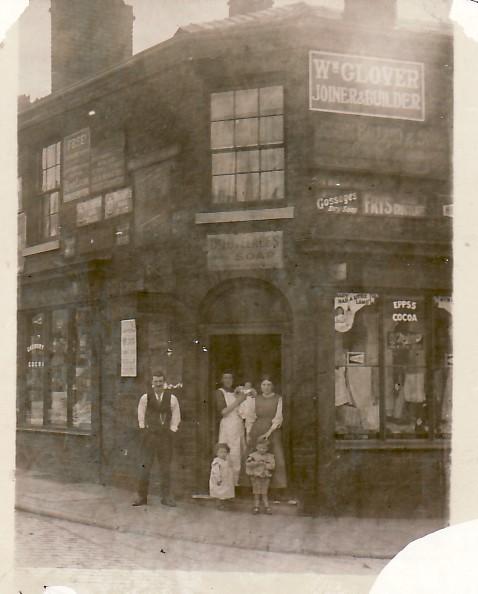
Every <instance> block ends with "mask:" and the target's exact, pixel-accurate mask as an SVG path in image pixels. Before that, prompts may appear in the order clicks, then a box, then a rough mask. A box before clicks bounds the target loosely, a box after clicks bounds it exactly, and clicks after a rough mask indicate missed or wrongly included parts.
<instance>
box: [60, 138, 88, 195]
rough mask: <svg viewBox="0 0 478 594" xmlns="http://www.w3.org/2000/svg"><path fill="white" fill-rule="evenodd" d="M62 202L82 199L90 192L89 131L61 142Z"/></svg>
mask: <svg viewBox="0 0 478 594" xmlns="http://www.w3.org/2000/svg"><path fill="white" fill-rule="evenodd" d="M63 146H64V150H63V201H64V202H70V201H71V200H76V199H77V198H84V197H85V196H88V194H89V192H90V129H89V128H84V129H83V130H79V131H78V132H75V133H74V134H71V135H70V136H67V137H66V138H65V139H64V140H63Z"/></svg>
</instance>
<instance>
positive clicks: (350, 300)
mask: <svg viewBox="0 0 478 594" xmlns="http://www.w3.org/2000/svg"><path fill="white" fill-rule="evenodd" d="M376 299H377V295H372V294H370V293H342V294H339V295H337V296H336V297H335V303H334V316H335V330H336V331H337V332H348V331H349V330H350V329H351V328H352V326H353V324H354V319H355V314H356V313H357V312H358V310H359V309H362V307H365V306H366V305H373V304H374V303H375V302H376Z"/></svg>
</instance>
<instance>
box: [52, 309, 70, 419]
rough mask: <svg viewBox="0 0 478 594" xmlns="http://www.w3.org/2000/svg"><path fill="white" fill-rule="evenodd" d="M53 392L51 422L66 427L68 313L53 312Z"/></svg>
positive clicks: (63, 311)
mask: <svg viewBox="0 0 478 594" xmlns="http://www.w3.org/2000/svg"><path fill="white" fill-rule="evenodd" d="M50 365H51V391H50V399H49V421H50V424H51V425H55V426H61V427H66V424H67V394H68V388H67V383H68V377H67V369H68V311H67V310H64V309H62V310H56V311H53V312H52V340H51V359H50Z"/></svg>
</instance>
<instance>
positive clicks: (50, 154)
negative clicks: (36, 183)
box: [46, 144, 56, 167]
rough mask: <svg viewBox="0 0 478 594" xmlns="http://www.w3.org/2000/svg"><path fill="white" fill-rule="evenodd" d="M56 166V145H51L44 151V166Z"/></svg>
mask: <svg viewBox="0 0 478 594" xmlns="http://www.w3.org/2000/svg"><path fill="white" fill-rule="evenodd" d="M54 165H56V144H51V145H50V146H49V147H48V148H47V150H46V166H47V167H53V166H54Z"/></svg>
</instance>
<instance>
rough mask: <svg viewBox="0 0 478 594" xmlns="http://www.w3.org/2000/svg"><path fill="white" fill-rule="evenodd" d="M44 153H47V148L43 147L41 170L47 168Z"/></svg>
mask: <svg viewBox="0 0 478 594" xmlns="http://www.w3.org/2000/svg"><path fill="white" fill-rule="evenodd" d="M46 155H47V149H46V148H44V149H42V151H41V168H42V170H43V169H46V168H47V164H46Z"/></svg>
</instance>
